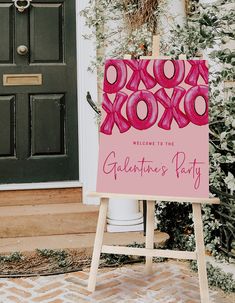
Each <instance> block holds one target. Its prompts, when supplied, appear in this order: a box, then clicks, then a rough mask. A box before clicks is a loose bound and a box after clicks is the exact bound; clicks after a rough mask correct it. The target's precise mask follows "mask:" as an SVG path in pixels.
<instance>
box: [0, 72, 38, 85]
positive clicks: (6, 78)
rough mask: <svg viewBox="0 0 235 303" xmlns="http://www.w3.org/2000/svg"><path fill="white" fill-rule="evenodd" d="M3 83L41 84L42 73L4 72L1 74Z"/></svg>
mask: <svg viewBox="0 0 235 303" xmlns="http://www.w3.org/2000/svg"><path fill="white" fill-rule="evenodd" d="M3 85H4V86H15V85H42V74H8V75H6V74H5V75H3Z"/></svg>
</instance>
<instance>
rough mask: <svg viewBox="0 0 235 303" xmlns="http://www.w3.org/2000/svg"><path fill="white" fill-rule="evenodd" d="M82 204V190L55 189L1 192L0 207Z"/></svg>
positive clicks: (76, 188)
mask: <svg viewBox="0 0 235 303" xmlns="http://www.w3.org/2000/svg"><path fill="white" fill-rule="evenodd" d="M80 202H82V188H81V187H73V188H54V189H27V190H3V191H0V206H11V205H12V206H16V205H38V204H57V203H80Z"/></svg>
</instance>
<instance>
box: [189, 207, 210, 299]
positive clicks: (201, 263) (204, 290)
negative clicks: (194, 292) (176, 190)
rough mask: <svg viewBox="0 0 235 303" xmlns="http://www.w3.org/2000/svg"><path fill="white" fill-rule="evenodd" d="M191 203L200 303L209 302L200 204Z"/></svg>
mask: <svg viewBox="0 0 235 303" xmlns="http://www.w3.org/2000/svg"><path fill="white" fill-rule="evenodd" d="M192 205H193V221H194V234H195V241H196V255H197V265H198V277H199V286H200V295H201V303H209V289H208V280H207V272H206V258H205V245H204V236H203V223H202V213H201V204H198V203H193V204H192Z"/></svg>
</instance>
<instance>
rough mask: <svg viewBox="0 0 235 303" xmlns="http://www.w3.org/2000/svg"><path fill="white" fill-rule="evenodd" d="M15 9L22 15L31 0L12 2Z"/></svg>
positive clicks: (14, 0)
mask: <svg viewBox="0 0 235 303" xmlns="http://www.w3.org/2000/svg"><path fill="white" fill-rule="evenodd" d="M12 1H13V2H14V5H15V7H16V8H17V9H18V11H19V12H20V13H23V12H24V11H25V10H26V9H27V8H28V7H29V6H30V2H31V1H32V0H12Z"/></svg>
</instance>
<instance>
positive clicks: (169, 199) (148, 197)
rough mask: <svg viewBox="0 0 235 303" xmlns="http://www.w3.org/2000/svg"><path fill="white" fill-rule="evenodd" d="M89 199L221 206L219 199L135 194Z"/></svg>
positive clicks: (89, 194) (98, 196) (96, 195)
mask: <svg viewBox="0 0 235 303" xmlns="http://www.w3.org/2000/svg"><path fill="white" fill-rule="evenodd" d="M87 195H88V196H89V197H96V198H107V199H119V198H120V199H123V198H125V199H135V200H147V201H157V202H160V201H161V202H162V201H164V202H183V203H188V202H189V203H200V204H220V200H219V198H216V197H210V198H195V197H171V196H155V195H134V194H116V193H101V192H89V193H88V194H87Z"/></svg>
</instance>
